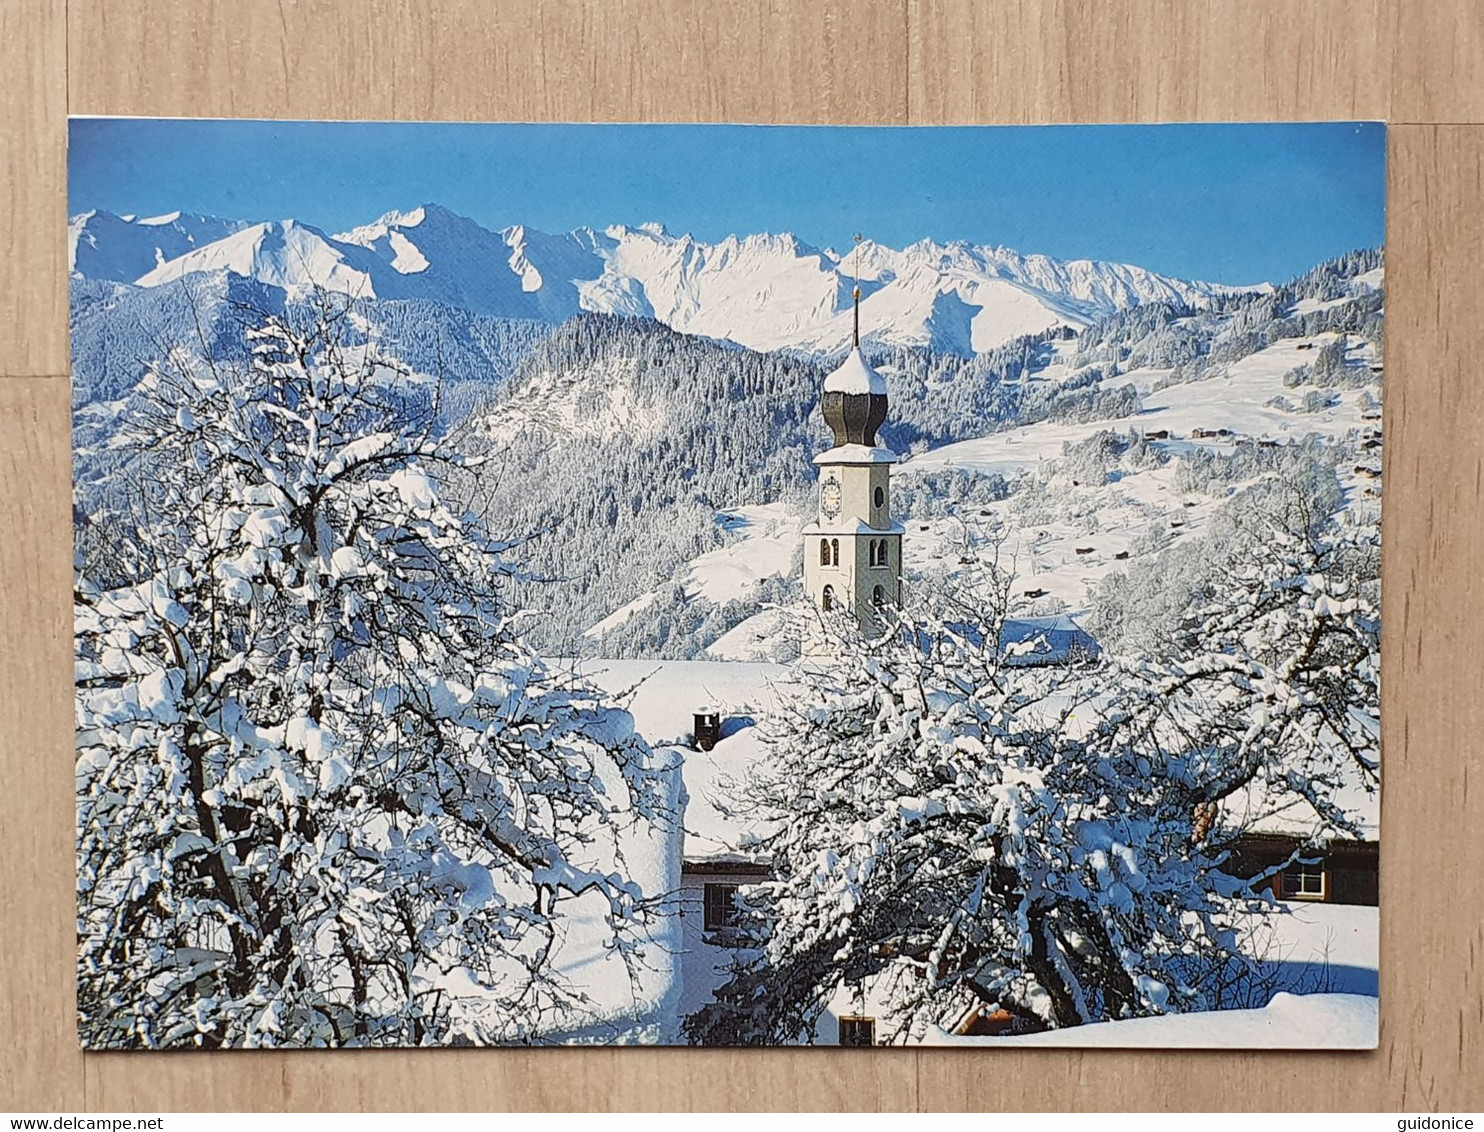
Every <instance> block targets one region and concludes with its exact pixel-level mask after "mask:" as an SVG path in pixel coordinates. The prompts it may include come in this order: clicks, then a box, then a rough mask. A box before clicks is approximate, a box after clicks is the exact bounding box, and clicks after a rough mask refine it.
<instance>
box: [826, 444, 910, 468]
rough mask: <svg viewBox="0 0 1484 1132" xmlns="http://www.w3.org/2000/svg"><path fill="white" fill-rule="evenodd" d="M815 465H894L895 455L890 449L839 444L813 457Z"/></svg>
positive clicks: (878, 446) (877, 446) (879, 446)
mask: <svg viewBox="0 0 1484 1132" xmlns="http://www.w3.org/2000/svg"><path fill="white" fill-rule="evenodd" d="M814 462H815V463H816V464H895V463H896V462H897V454H896V453H895V452H893V451H892V450H891V449H890V448H883V447H881V445H879V444H878V445H876V446H875V447H874V448H870V447H867V446H866V445H864V444H840V445H837V446H836V447H834V448H830V449H827V450H825V451H824V452H821V453H820V454H819V455H818V456H816V457H814Z"/></svg>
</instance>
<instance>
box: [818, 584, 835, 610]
mask: <svg viewBox="0 0 1484 1132" xmlns="http://www.w3.org/2000/svg"><path fill="white" fill-rule="evenodd" d="M819 604H820V607H821V608H822V609H823V610H824V611H825V612H826V613H829V612H830V611H831V610H832V609H834V608H835V587H834V586H825V588H824V593H822V594H820V595H819Z"/></svg>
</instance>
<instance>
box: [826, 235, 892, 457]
mask: <svg viewBox="0 0 1484 1132" xmlns="http://www.w3.org/2000/svg"><path fill="white" fill-rule="evenodd" d="M860 241H861V236H860V233H859V232H857V233H856V236H855V242H856V246H857V247H859V246H860ZM852 294H853V297H854V300H855V334H854V336H853V339H852V344H851V350H850V353H849V354H848V355H846V358H845V360H844V361H843V362H841V363H840V365H839V367H838V368H836V369H835V371H834V372H833V373H831V374H830V375H829V377H827V378H825V379H824V395H823V396H822V397H821V398H820V408H821V410H822V411H823V413H824V420H825V423H826V424H827V425H829V426H830V430H831V431H832V432H833V433H834V434H835V446H836V447H837V448H838V447H840V446H841V445H844V444H861V445H864V446H865V447H867V448H874V447H876V430H877V429H878V428H880V427H881V426H882V424H884V423H885V421H886V382H885V380H883V379H882V377H881V375H880V374H879V373H877V372H876V371H875V370H874V369H872V368H871V365H870V363H868V362H867V361H866V359H865V358H864V357H862V356H861V289H860V283H859V282H857V283H856V284H855V286H854V287H853V288H852Z"/></svg>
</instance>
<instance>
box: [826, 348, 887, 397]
mask: <svg viewBox="0 0 1484 1132" xmlns="http://www.w3.org/2000/svg"><path fill="white" fill-rule="evenodd" d="M824 391H825V392H826V393H879V394H881V396H883V397H884V396H886V380H885V379H884V378H883V377H882V376H881V375H880V374H879V373H877V372H876V371H875V370H874V369H872V368H871V366H870V364H869V363H867V361H866V359H865V358H863V357H861V351H860V347H859V346H857V347H855V348H854V349H852V350H851V351H850V353H848V354H846V355H845V360H844V361H843V362H841V363H840V364H839V365H838V366H837V367H836V368H835V371H834V372H833V373H831V374H830V375H829V377H827V378H825V379H824Z"/></svg>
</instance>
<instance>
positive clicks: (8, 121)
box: [0, 0, 67, 377]
mask: <svg viewBox="0 0 1484 1132" xmlns="http://www.w3.org/2000/svg"><path fill="white" fill-rule="evenodd" d="M65 11H66V8H65V0H5V2H4V3H0V75H3V76H4V81H3V88H4V89H3V90H0V377H5V376H10V375H17V374H19V375H36V374H47V373H66V372H67V259H66V255H67V250H66V248H67V245H66V234H67V194H66V188H65V186H66V177H67V171H66V165H67V148H66V139H67V134H66V129H65V124H64V121H63V119H64V117H65V115H66V113H67V70H66V59H67V37H66V30H67V27H66V23H65V20H64V13H65Z"/></svg>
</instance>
